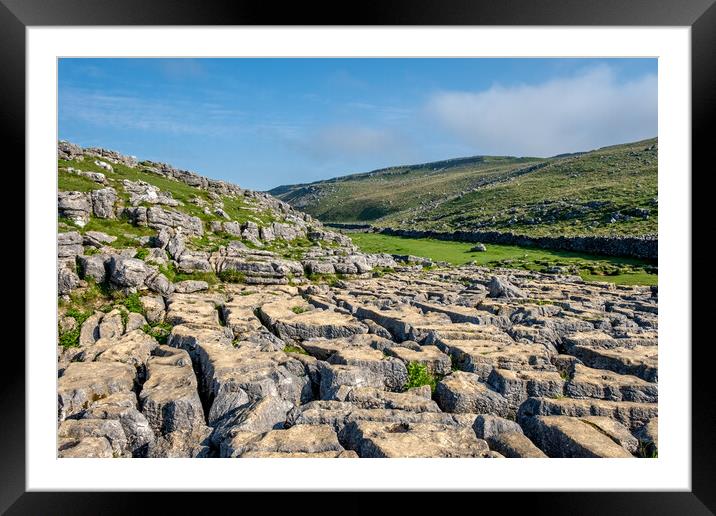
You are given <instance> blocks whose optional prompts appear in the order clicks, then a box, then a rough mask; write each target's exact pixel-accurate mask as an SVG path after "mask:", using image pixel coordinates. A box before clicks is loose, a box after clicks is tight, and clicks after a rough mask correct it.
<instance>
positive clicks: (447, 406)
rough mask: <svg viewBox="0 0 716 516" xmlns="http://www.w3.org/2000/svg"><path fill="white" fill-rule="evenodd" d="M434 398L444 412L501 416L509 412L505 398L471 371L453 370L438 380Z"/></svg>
mask: <svg viewBox="0 0 716 516" xmlns="http://www.w3.org/2000/svg"><path fill="white" fill-rule="evenodd" d="M435 399H436V401H437V403H438V405H439V406H440V408H441V409H443V410H444V411H446V412H458V413H471V414H493V415H497V416H501V417H506V416H508V415H509V414H510V408H509V404H508V402H507V400H506V399H505V398H504V397H503V396H502V395H501V394H499V393H498V392H495V391H493V390H492V389H490V387H489V386H488V385H487V384H485V383H484V382H481V381H480V379H479V376H478V375H476V374H473V373H466V372H463V371H455V372H453V373H452V374H449V375H448V376H446V377H445V378H443V379H442V380H440V382H438V384H437V387H436V388H435Z"/></svg>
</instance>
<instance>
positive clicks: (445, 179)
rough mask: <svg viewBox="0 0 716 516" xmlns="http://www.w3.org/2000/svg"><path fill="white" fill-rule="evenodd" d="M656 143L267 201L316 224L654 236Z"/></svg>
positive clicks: (456, 167)
mask: <svg viewBox="0 0 716 516" xmlns="http://www.w3.org/2000/svg"><path fill="white" fill-rule="evenodd" d="M657 153H658V146H657V140H656V139H651V140H645V141H640V142H635V143H629V144H625V145H617V146H613V147H606V148H602V149H598V150H594V151H591V152H584V153H578V154H571V155H562V156H556V157H553V158H548V159H538V158H513V157H495V156H478V157H474V158H464V159H456V160H449V161H443V162H436V163H427V164H422V165H413V166H404V167H394V168H390V169H383V170H377V171H374V172H370V173H367V174H358V175H349V176H344V177H339V178H336V179H331V180H328V181H318V182H315V183H311V184H306V185H290V186H280V187H278V188H275V189H274V190H271V191H270V193H272V194H273V195H276V196H277V197H278V198H280V199H283V200H285V201H286V202H288V203H290V204H292V205H293V206H295V207H297V208H299V209H301V210H304V211H306V212H308V213H310V214H312V215H314V216H316V217H318V218H319V219H321V220H323V221H325V222H358V223H369V224H371V225H373V226H377V227H389V228H393V229H410V230H431V231H440V232H452V231H501V232H511V233H514V234H519V235H526V236H532V237H537V236H549V235H560V236H576V235H580V236H590V235H629V236H643V235H655V234H656V233H657V212H658V195H657V182H658V181H657Z"/></svg>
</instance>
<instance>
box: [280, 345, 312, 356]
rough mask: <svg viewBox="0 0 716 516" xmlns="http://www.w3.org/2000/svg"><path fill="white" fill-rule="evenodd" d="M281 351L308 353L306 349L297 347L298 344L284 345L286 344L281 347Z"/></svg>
mask: <svg viewBox="0 0 716 516" xmlns="http://www.w3.org/2000/svg"><path fill="white" fill-rule="evenodd" d="M283 351H284V353H298V354H300V355H308V353H306V350H305V349H303V348H301V347H299V346H289V345H286V346H285V347H284V348H283Z"/></svg>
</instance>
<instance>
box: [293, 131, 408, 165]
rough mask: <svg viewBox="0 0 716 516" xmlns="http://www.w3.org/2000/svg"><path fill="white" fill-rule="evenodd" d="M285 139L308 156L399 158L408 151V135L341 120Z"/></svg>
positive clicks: (326, 158) (322, 157) (326, 157)
mask: <svg viewBox="0 0 716 516" xmlns="http://www.w3.org/2000/svg"><path fill="white" fill-rule="evenodd" d="M286 136H287V138H286V140H285V141H286V143H287V144H288V145H290V146H291V147H293V148H295V149H297V150H298V151H300V152H301V153H303V154H304V155H306V156H307V157H309V158H312V159H315V160H318V161H329V160H332V159H338V158H339V159H365V158H366V157H370V158H374V159H375V158H379V159H388V160H390V159H401V158H403V157H404V156H406V155H408V154H409V145H408V142H407V138H406V136H405V135H404V134H402V133H401V132H399V131H395V130H392V129H389V128H381V127H370V126H364V125H354V124H341V125H330V126H323V127H320V128H317V129H313V130H309V131H303V132H297V131H293V132H292V133H291V134H287V135H286Z"/></svg>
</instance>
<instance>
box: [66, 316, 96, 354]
mask: <svg viewBox="0 0 716 516" xmlns="http://www.w3.org/2000/svg"><path fill="white" fill-rule="evenodd" d="M65 315H66V316H69V317H72V318H73V319H74V320H75V321H76V322H77V325H76V326H75V327H74V329H72V330H70V331H66V332H64V333H63V334H61V335H60V346H62V347H63V348H65V349H67V348H74V347H77V346H79V344H80V331H81V329H82V324H83V323H84V322H85V321H86V320H87V318H88V317H89V316H90V315H92V312H89V311H82V310H78V309H76V308H70V309H69V310H67V312H65Z"/></svg>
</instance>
